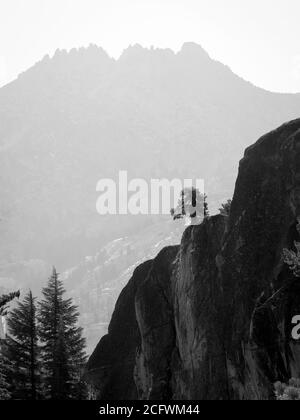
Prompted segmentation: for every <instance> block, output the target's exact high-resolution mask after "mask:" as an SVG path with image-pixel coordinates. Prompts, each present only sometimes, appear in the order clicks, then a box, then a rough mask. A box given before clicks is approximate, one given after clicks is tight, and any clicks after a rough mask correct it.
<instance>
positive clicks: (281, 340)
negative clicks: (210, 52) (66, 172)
mask: <svg viewBox="0 0 300 420" xmlns="http://www.w3.org/2000/svg"><path fill="white" fill-rule="evenodd" d="M299 216H300V120H295V121H292V122H290V123H288V124H285V125H283V126H282V127H280V128H278V129H277V130H275V131H273V132H271V133H269V134H267V135H266V136H264V137H262V138H261V139H260V140H259V141H258V142H257V143H256V144H254V145H253V146H251V147H249V148H248V149H247V150H246V152H245V156H244V158H243V159H242V160H241V162H240V168H239V175H238V179H237V182H236V189H235V194H234V198H233V202H232V207H231V211H230V215H229V216H228V217H227V216H223V215H218V216H214V217H210V218H207V219H206V220H204V222H203V223H202V224H201V225H199V226H191V227H189V228H188V229H187V230H186V231H185V233H184V235H183V238H182V241H181V244H180V246H179V247H169V248H166V249H164V250H163V251H162V252H161V253H160V254H159V255H158V256H157V258H156V259H154V260H153V261H150V262H148V263H145V264H144V265H142V266H141V267H139V268H138V269H137V270H136V272H135V273H134V275H133V277H132V279H131V280H130V282H129V283H128V286H127V287H126V288H125V290H124V291H123V292H122V294H121V296H120V298H119V301H118V303H117V306H116V310H115V313H114V315H113V318H112V322H111V325H110V329H109V334H108V335H107V336H106V337H104V338H103V339H102V340H101V342H100V343H99V345H98V347H97V348H96V350H95V352H94V354H93V355H92V356H91V359H90V361H89V363H88V367H87V377H88V378H89V381H90V383H91V384H92V386H93V387H94V389H97V398H100V399H130V398H140V399H150V400H151V399H164V400H168V399H197V400H205V399H212V400H216V399H271V398H273V397H274V395H273V383H274V382H275V381H277V380H287V379H288V378H290V377H292V376H293V377H300V343H299V342H297V341H294V340H293V339H292V337H291V329H292V323H291V321H292V318H293V317H294V316H295V315H297V314H300V281H299V279H297V278H295V277H293V275H292V273H291V272H290V271H289V269H288V268H287V266H286V265H285V264H284V263H283V260H282V250H283V249H284V248H292V247H293V243H294V241H295V240H297V239H299V238H298V236H297V235H298V232H297V229H296V226H297V218H298V217H299Z"/></svg>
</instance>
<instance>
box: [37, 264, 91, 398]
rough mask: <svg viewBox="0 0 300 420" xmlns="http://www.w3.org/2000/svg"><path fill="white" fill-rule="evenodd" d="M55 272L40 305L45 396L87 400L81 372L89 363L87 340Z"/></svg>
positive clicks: (74, 308) (45, 289)
mask: <svg viewBox="0 0 300 420" xmlns="http://www.w3.org/2000/svg"><path fill="white" fill-rule="evenodd" d="M64 294H65V289H64V287H63V283H62V281H61V280H59V278H58V274H57V272H56V270H55V268H54V269H53V272H52V275H51V277H50V279H49V281H48V284H47V286H46V287H45V288H44V289H43V295H44V299H43V300H42V301H41V302H40V308H39V323H40V334H39V336H40V340H41V344H42V352H41V355H42V363H43V368H44V370H45V374H44V382H45V394H46V395H45V396H46V398H48V399H55V400H64V399H84V398H85V395H84V392H85V389H84V388H85V387H84V385H83V383H82V382H81V370H82V367H83V365H84V364H85V362H86V355H85V339H84V338H83V337H82V328H80V327H78V326H77V321H78V316H79V313H78V311H77V307H76V306H74V305H73V304H72V299H64V298H63V296H64Z"/></svg>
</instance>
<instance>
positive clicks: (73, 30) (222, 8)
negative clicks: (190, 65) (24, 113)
mask: <svg viewBox="0 0 300 420" xmlns="http://www.w3.org/2000/svg"><path fill="white" fill-rule="evenodd" d="M299 17H300V1H299V0H0V86H1V85H3V84H5V83H7V82H9V81H10V80H12V79H14V78H15V77H16V76H17V75H18V74H19V73H20V72H22V71H24V70H26V69H27V68H29V67H30V66H32V65H33V64H34V63H35V62H36V61H38V60H40V59H41V58H42V57H43V56H44V55H45V54H47V53H48V54H50V55H52V54H53V53H54V51H55V50H56V48H66V49H70V48H72V47H79V46H82V45H84V46H87V45H88V44H90V43H95V44H97V45H100V46H102V47H103V48H104V49H105V50H106V51H107V52H108V53H109V54H110V55H112V56H114V57H118V56H119V55H120V54H121V52H122V50H123V49H124V48H126V47H127V46H128V45H129V44H134V43H140V44H142V45H143V46H151V45H154V46H158V47H170V48H172V49H173V50H175V51H177V50H178V49H179V48H180V47H181V45H182V43H183V42H185V41H194V42H197V43H199V44H201V45H202V46H203V47H204V48H205V49H206V50H207V51H208V53H209V54H210V55H211V56H212V57H213V58H216V59H218V60H219V61H222V62H223V63H224V64H227V65H229V66H230V67H231V68H232V70H233V71H234V72H235V73H237V74H239V75H240V76H242V77H244V78H245V79H247V80H249V81H251V82H253V83H254V84H256V85H258V86H261V87H264V88H266V89H269V90H274V91H286V92H287V91H289V92H300V42H299V40H300V24H299Z"/></svg>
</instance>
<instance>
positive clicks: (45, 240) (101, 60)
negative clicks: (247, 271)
mask: <svg viewBox="0 0 300 420" xmlns="http://www.w3.org/2000/svg"><path fill="white" fill-rule="evenodd" d="M258 65H259V63H258ZM299 112H300V95H291V94H287V95H283V94H274V93H270V92H266V91H264V90H262V89H259V88H257V87H255V86H253V85H251V84H250V83H248V82H245V81H244V80H242V79H241V78H239V77H238V76H236V75H235V74H233V73H232V72H231V70H230V69H229V68H228V67H226V66H224V65H223V64H221V63H218V62H216V61H213V60H212V59H210V57H209V56H208V54H207V53H206V52H205V51H204V50H203V49H202V48H201V47H200V46H199V45H196V44H193V43H187V44H184V45H183V47H182V49H181V51H180V52H179V53H178V54H174V53H173V52H172V51H171V50H161V49H151V50H148V49H145V48H142V47H140V46H138V45H137V46H134V47H129V48H128V49H127V50H126V51H124V53H123V55H122V56H121V57H120V59H119V60H114V59H111V58H110V57H109V56H108V55H107V54H106V53H105V52H104V51H103V50H102V49H101V48H97V47H95V46H91V47H90V48H87V49H83V48H82V49H79V50H72V51H71V52H70V53H67V52H64V51H57V53H56V54H55V55H54V57H53V58H51V59H50V58H49V57H45V58H44V59H43V60H42V61H41V62H40V63H38V64H36V65H35V66H34V67H33V68H31V69H29V70H28V71H27V72H25V73H23V74H22V75H21V76H20V77H19V78H18V79H17V80H16V81H14V82H13V83H11V84H9V85H7V86H5V87H3V88H2V89H0V168H1V170H0V196H1V202H0V219H1V221H0V235H1V238H2V241H1V248H0V252H1V260H2V261H3V262H7V261H12V262H14V261H18V260H19V259H35V258H40V259H43V260H46V261H47V262H50V263H52V264H57V265H59V266H63V267H68V266H70V265H73V264H76V262H77V261H78V259H79V258H81V257H83V256H85V255H86V254H94V253H95V252H96V251H97V249H99V247H100V246H101V245H103V244H104V243H106V242H107V241H109V240H113V239H115V238H118V237H120V236H126V235H127V234H130V233H131V232H134V231H135V230H136V229H138V228H139V227H141V226H146V225H147V224H148V223H149V222H148V219H146V220H145V218H137V217H133V218H132V217H110V218H109V217H102V218H101V217H100V216H99V215H98V214H97V213H96V210H95V203H96V198H97V194H96V192H95V186H96V183H97V180H98V179H99V178H101V177H113V178H116V176H117V173H118V171H119V170H120V169H127V170H128V171H129V176H130V177H144V178H150V177H167V178H173V177H175V176H176V177H178V176H180V177H190V176H192V177H196V176H197V177H203V178H205V180H206V186H207V191H208V194H209V197H210V202H211V203H212V206H213V208H215V207H217V204H218V202H219V201H221V200H223V199H225V198H228V197H229V196H230V195H231V193H232V191H233V186H234V179H235V176H236V172H237V161H238V160H239V158H240V157H241V155H242V151H243V149H244V148H245V146H246V145H247V144H249V143H251V142H252V141H253V140H254V139H255V138H257V137H258V136H259V135H261V134H262V133H264V132H266V131H269V130H270V129H272V128H274V127H275V126H277V125H279V124H280V123H282V122H283V121H285V120H289V119H292V118H295V117H297V116H299Z"/></svg>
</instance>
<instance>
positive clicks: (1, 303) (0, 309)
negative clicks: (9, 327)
mask: <svg viewBox="0 0 300 420" xmlns="http://www.w3.org/2000/svg"><path fill="white" fill-rule="evenodd" d="M19 297H20V291H18V292H13V293H9V294H8V295H2V296H0V316H3V315H5V314H6V310H7V306H6V305H7V304H8V303H9V302H11V301H12V300H13V299H15V298H19Z"/></svg>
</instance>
